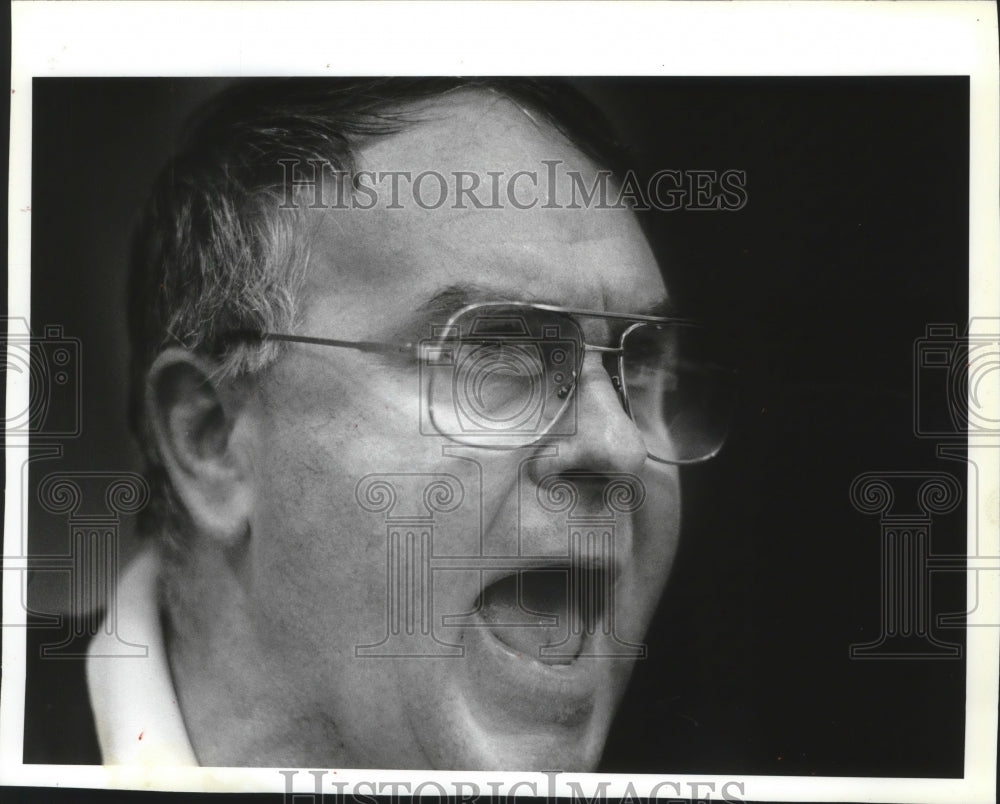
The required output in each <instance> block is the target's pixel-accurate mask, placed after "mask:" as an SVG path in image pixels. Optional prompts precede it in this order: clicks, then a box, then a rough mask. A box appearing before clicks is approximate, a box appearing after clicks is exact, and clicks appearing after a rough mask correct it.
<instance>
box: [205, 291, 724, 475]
mask: <svg viewBox="0 0 1000 804" xmlns="http://www.w3.org/2000/svg"><path fill="white" fill-rule="evenodd" d="M490 308H504V309H524V310H541V311H543V312H549V313H558V314H561V315H566V316H583V317H586V318H604V319H611V320H615V321H631V322H633V323H632V325H631V326H629V327H626V328H625V329H624V330H623V331H622V333H621V336H620V337H619V339H618V346H598V345H596V344H591V343H587V342H586V341H584V340H583V338H582V335H583V332H582V330H581V332H580V334H581V340H580V346H581V347H582V349H583V351H584V352H585V353H586V352H601V353H604V354H616V355H618V374H612V375H610V377H611V385H612V386H613V387H614V389H615V391H616V392H617V393H618V399H619V401H620V402H621V405H622V407H623V408H624V409H625V413H626V415H627V416H628V417H629V419H631V420H632V422H633V423H635V418H634V417H633V416H632V409H631V405H630V404H629V398H628V386H627V383H626V382H625V365H624V364H625V355H624V351H625V338H626V337H628V335H629V333H631V332H632V331H634V330H635V329H637V328H638V327H641V326H643V325H645V324H662V325H669V326H681V327H691V328H695V329H704V325H703V324H701V323H700V322H698V321H694V320H692V319H689V318H672V317H663V316H653V315H640V314H637V313H609V312H605V311H603V310H584V309H579V308H575V307H560V306H558V305H554V304H541V303H535V302H522V301H509V302H508V301H489V302H475V303H473V304H467V305H466V306H464V307H462V308H461V309H459V310H457V311H456V312H454V313H452V315H451V317H450V318H449V319H448V323H447V324H446V325H445V326H444V327H443V328H440V331H441V332H443V333H447V332H449V331H452V330H453V329H454V328H455V322H457V321H458V320H459V319H460V318H461V317H463V316H466V315H468V314H469V313H470V312H472V311H474V310H484V309H487V310H488V309H490ZM578 328H579V326H578ZM435 329H438V328H435ZM227 340H243V341H246V340H259V341H279V342H283V343H303V344H315V345H317V346H334V347H339V348H343V349H354V350H356V351H359V352H368V353H372V354H405V355H410V356H412V357H415V358H416V359H418V360H419V359H420V357H421V349H422V348H424V349H426V348H428V347H429V346H430V347H431V348H433V347H436V346H437V345H439V344H444V343H446V342H447V340H448V336H447V335H441V336H439V337H438V338H437V339H434V338H431V339H427V340H421V341H417V342H413V341H406V342H404V343H387V342H385V341H347V340H340V339H336V338H318V337H315V336H312V335H288V334H284V333H278V332H254V331H249V330H239V331H234V332H229V333H226V334H225V335H224V336H223V341H227ZM582 372H583V361H582V360H581V362H580V371H579V373H578V372H577V371H574V372H573V379H572V381H571V382H570V383H567V385H566V386H565V387H568V391H567V393H566V394H565V396H563V395H562V394H560V397H561V398H563V399H564V402H563V406H562V407H561V408H560V409H559V412H558V413H557V414H556V415H555V416H553V417H552V421H551V422H549V425H548V426H547V427H546V428H545V430H544V431H542V432H540V433H538V434H537V435H536V437H535V438H534V439H533V440H532V441H529V442H528V443H527V444H522V445H519V446H530V445H531V444H536V443H538V441H540V440H542V439H543V438H545V436H546V435H547V434H548V433H549V431H550V430H551V429H552V428H553V426H555V423H556V422H557V421H558V420H559V418H560V417H561V416H562V415H563V413H564V412H565V411H566V408H567V407H568V406H569V402H570V399H571V398H572V396H573V392H574V391H575V390H576V387H577V386H578V385H579V381H580V376H581V375H582ZM561 390H562V389H561ZM431 418H432V419H433V413H432V414H431ZM637 426H638V425H637ZM435 427H437V425H436V424H435ZM438 429H439V432H441V431H440V428H438ZM441 434H442V435H443V436H445V438H449V439H451V440H455V439H454V438H452V436H450V435H448V434H447V433H445V432H441ZM458 443H465V442H458ZM479 446H482V448H483V449H510V447H504V446H494V445H485V444H484V445H479ZM719 449H721V444H720V446H719V447H718V448H717V449H715V450H714V451H713V452H711V453H710V454H708V455H705V456H704V457H701V458H695V459H693V460H687V461H670V460H666V459H665V458H660V457H658V456H656V455H653V454H651V453H650V452H648V451H647V452H646V456H647V457H648V458H649V459H650V460H652V461H656V462H657V463H664V464H671V465H688V464H695V463H702V462H704V461H707V460H709V459H710V458H712V457H714V456H715V454H716V453H717V452H718V451H719Z"/></svg>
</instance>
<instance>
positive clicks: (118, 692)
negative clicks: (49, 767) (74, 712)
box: [87, 548, 198, 766]
mask: <svg viewBox="0 0 1000 804" xmlns="http://www.w3.org/2000/svg"><path fill="white" fill-rule="evenodd" d="M159 574H160V555H159V552H158V551H157V550H156V549H155V548H147V549H146V550H145V551H143V552H142V553H141V554H140V555H139V556H138V557H136V559H135V560H134V561H132V563H131V564H130V565H129V566H128V567H127V568H126V570H125V572H124V573H123V575H122V577H121V581H120V582H119V584H118V589H117V595H116V598H115V600H114V601H113V603H112V605H111V606H110V607H109V609H108V613H107V614H106V617H105V621H104V623H103V624H102V627H101V630H100V631H99V632H98V634H97V635H96V636H95V637H94V638H93V640H92V641H91V643H90V647H89V648H88V650H87V688H88V689H89V691H90V705H91V708H92V709H93V711H94V721H95V723H96V726H97V739H98V742H99V743H100V746H101V756H102V758H103V762H104V764H105V765H160V766H163V765H168V766H192V765H197V764H198V760H197V759H196V758H195V755H194V750H193V749H192V748H191V742H190V740H189V739H188V735H187V730H186V729H185V728H184V719H183V717H182V716H181V710H180V707H179V706H178V704H177V694H176V693H175V691H174V685H173V681H172V680H171V677H170V666H169V664H168V663H167V653H166V649H165V647H164V643H163V630H162V626H161V624H160V609H159V604H158V600H157V585H158V581H159ZM115 604H117V605H115ZM114 617H117V628H115V627H109V626H113V623H111V618H114ZM109 632H110V633H109ZM123 643H130V644H128V645H127V646H126V645H125V644H123ZM137 646H138V647H141V646H145V647H146V654H145V656H143V655H141V651H139V650H137V649H136V647H137ZM126 647H127V648H128V654H127V655H125V650H123V648H126ZM137 654H138V655H137Z"/></svg>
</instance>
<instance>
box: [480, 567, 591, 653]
mask: <svg viewBox="0 0 1000 804" xmlns="http://www.w3.org/2000/svg"><path fill="white" fill-rule="evenodd" d="M598 575H599V573H597V572H595V571H591V570H587V571H584V572H582V573H579V574H578V576H577V578H576V582H575V583H574V584H572V587H573V591H574V594H573V597H574V599H573V600H572V601H570V599H569V598H570V592H569V590H570V586H571V585H570V583H569V579H570V568H569V567H565V568H558V569H547V570H526V571H522V572H520V573H515V574H513V575H508V576H506V577H504V578H501V579H500V580H498V581H496V582H495V583H492V584H490V585H489V586H487V587H486V588H485V589H483V591H482V594H481V595H480V599H479V604H480V609H481V613H482V617H483V619H484V620H485V621H486V622H487V623H488V624H489V625H490V631H491V632H492V633H493V635H494V636H495V637H496V638H497V639H499V640H500V641H501V642H503V643H504V644H506V645H507V646H508V647H510V648H513V649H514V650H516V651H518V652H519V653H523V654H525V655H526V656H530V657H531V658H533V659H536V660H538V661H541V662H544V663H545V664H570V663H571V662H572V661H573V659H574V658H575V657H576V656H578V655H579V653H580V651H581V649H582V646H583V637H584V633H583V632H584V631H587V632H590V633H592V632H593V630H594V628H595V627H596V624H597V622H598V620H599V618H600V614H601V608H602V607H601V605H600V600H599V598H600V596H599V595H598V596H596V597H595V596H594V594H593V591H594V589H595V584H597V583H599V582H600V578H599V577H597V576H598ZM591 576H595V577H591ZM547 648H551V649H552V650H551V651H549V652H553V653H556V654H558V655H556V656H547V655H543V649H547Z"/></svg>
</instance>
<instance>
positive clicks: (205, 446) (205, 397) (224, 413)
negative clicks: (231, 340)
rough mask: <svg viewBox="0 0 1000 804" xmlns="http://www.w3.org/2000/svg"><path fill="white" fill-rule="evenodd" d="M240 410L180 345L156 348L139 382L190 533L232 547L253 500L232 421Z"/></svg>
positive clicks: (244, 526)
mask: <svg viewBox="0 0 1000 804" xmlns="http://www.w3.org/2000/svg"><path fill="white" fill-rule="evenodd" d="M240 413H241V410H240V408H239V406H237V405H236V404H235V401H234V400H233V399H231V398H229V397H227V396H226V395H225V394H223V392H222V389H221V387H220V385H219V383H218V382H217V381H216V380H214V379H213V377H212V372H211V366H210V365H209V364H208V363H207V362H206V361H205V360H203V359H202V358H201V357H199V356H198V355H195V354H193V353H192V352H189V351H187V350H186V349H180V348H170V349H167V350H166V351H164V352H162V353H161V354H160V355H159V356H158V357H157V358H156V360H155V361H154V362H153V365H152V366H151V367H150V370H149V374H148V376H147V380H146V415H147V417H148V421H149V422H150V423H151V425H152V430H153V435H154V438H155V439H156V442H157V446H158V448H159V453H160V456H161V459H162V460H163V464H164V467H165V469H166V470H167V473H168V474H169V476H170V480H171V483H172V484H173V487H174V489H175V491H176V493H177V495H178V497H179V498H180V501H181V503H182V505H183V506H184V508H185V509H186V511H187V513H188V516H189V517H190V519H191V521H192V524H193V525H194V527H195V529H196V530H197V534H188V535H189V536H192V537H194V536H198V535H204V536H207V537H210V538H213V539H216V540H218V543H219V544H220V546H227V547H228V546H234V545H235V544H236V543H238V542H239V541H240V540H241V539H242V538H243V537H244V536H245V535H246V533H247V530H248V528H249V523H250V516H251V512H252V502H253V488H252V476H251V468H252V467H251V463H250V456H249V452H248V449H247V446H248V445H246V444H241V443H238V442H239V438H240V437H241V434H243V436H244V437H245V432H244V430H243V429H241V428H237V427H236V424H237V421H238V418H239V416H240Z"/></svg>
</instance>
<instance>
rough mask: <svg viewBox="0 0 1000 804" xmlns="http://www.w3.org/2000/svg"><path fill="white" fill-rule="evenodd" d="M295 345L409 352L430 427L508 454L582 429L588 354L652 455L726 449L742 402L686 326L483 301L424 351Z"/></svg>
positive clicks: (672, 457)
mask: <svg viewBox="0 0 1000 804" xmlns="http://www.w3.org/2000/svg"><path fill="white" fill-rule="evenodd" d="M581 319H603V320H605V321H607V322H608V323H609V325H610V326H611V327H612V331H618V332H619V333H620V334H618V336H617V341H618V345H617V346H599V345H596V344H591V343H587V342H586V340H585V339H584V335H583V330H582V328H581V326H580V323H579V322H580V320H581ZM227 338H238V339H241V340H246V339H254V340H269V341H287V342H292V343H305V344H316V345H320V346H334V347H343V348H349V349H356V350H359V351H362V352H373V353H393V354H399V353H403V354H410V355H413V356H415V357H416V358H417V359H418V361H419V366H420V388H421V395H420V396H421V420H420V424H421V431H422V432H424V433H427V434H434V435H438V434H440V435H443V436H446V437H447V438H449V439H450V440H452V441H455V442H457V443H461V444H468V445H473V446H479V447H485V448H492V449H511V448H516V447H523V446H528V445H531V444H534V443H536V442H538V441H541V440H542V439H546V438H554V437H559V436H568V435H572V434H573V433H575V432H576V429H577V410H576V404H575V402H576V400H577V396H578V395H577V394H576V390H577V388H578V387H579V386H580V381H581V378H582V376H583V369H584V359H585V357H586V354H587V353H588V352H596V353H598V354H600V356H601V358H602V362H603V363H604V367H605V370H606V371H607V373H608V375H609V377H610V382H611V384H612V386H613V388H614V389H615V391H616V392H617V394H618V398H619V400H620V402H621V405H622V407H623V408H624V410H625V413H626V414H627V415H628V416H629V418H631V420H632V421H633V422H634V424H635V426H636V428H637V429H638V431H639V433H640V434H641V436H642V438H643V441H644V443H645V447H646V453H647V455H648V457H649V458H650V459H652V460H654V461H658V462H660V463H670V464H687V463H697V462H700V461H704V460H707V459H708V458H711V457H712V456H713V455H715V454H716V453H717V452H718V451H719V450H720V449H721V448H722V445H723V443H724V441H725V439H726V436H727V434H728V432H729V426H730V421H731V418H732V414H733V410H734V408H735V403H736V372H735V370H734V369H733V368H731V367H729V366H727V365H726V363H725V362H724V361H723V360H721V359H720V356H719V355H720V350H719V349H718V347H717V345H716V344H715V342H714V341H713V338H712V337H711V335H710V333H709V332H708V331H707V330H706V329H705V328H704V327H703V326H701V325H700V324H698V323H696V322H694V321H690V320H687V319H679V318H661V317H656V316H645V315H629V314H623V313H607V312H602V311H596V310H578V309H573V308H568V307H556V306H553V305H548V304H532V303H526V302H525V303H522V302H482V303H477V304H471V305H468V306H466V307H463V308H462V309H461V310H459V311H458V312H456V313H455V314H454V315H452V316H451V318H450V319H449V320H448V322H447V324H445V325H444V326H439V327H435V328H434V329H433V331H432V333H431V337H429V338H427V339H425V340H422V341H419V342H417V343H397V344H392V343H383V342H378V341H344V340H333V339H329V338H316V337H311V336H305V335H285V334H278V333H271V332H262V333H247V332H240V333H231V334H230V335H229V336H227Z"/></svg>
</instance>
